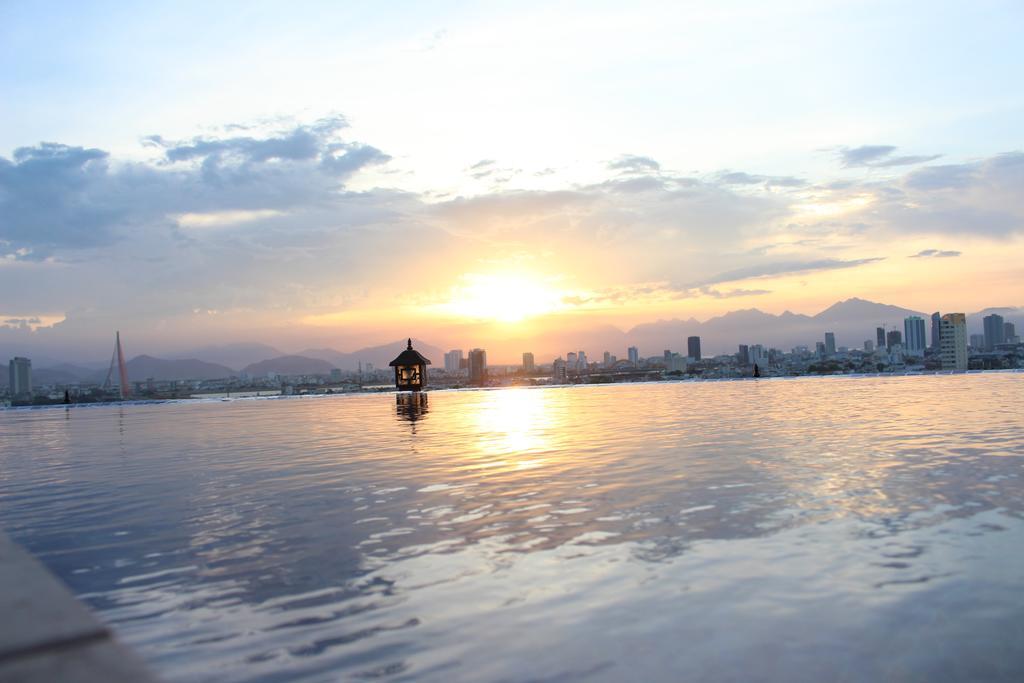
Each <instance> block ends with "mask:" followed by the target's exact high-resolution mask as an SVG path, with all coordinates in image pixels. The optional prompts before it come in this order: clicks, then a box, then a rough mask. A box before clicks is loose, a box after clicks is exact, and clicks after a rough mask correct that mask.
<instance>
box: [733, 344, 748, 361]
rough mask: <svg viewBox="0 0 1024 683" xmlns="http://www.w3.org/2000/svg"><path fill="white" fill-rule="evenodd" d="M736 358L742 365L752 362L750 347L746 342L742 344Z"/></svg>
mask: <svg viewBox="0 0 1024 683" xmlns="http://www.w3.org/2000/svg"><path fill="white" fill-rule="evenodd" d="M736 360H737V362H739V364H740V365H747V364H749V363H750V347H749V346H747V345H746V344H740V346H739V351H738V352H737V353H736Z"/></svg>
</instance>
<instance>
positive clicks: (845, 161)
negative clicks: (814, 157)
mask: <svg viewBox="0 0 1024 683" xmlns="http://www.w3.org/2000/svg"><path fill="white" fill-rule="evenodd" d="M895 151H896V147H894V146H893V145H862V146H860V147H842V148H840V149H839V161H840V163H841V164H842V166H843V168H857V167H867V168H889V167H892V166H909V165H912V164H921V163H925V162H927V161H933V160H935V159H938V158H939V157H940V156H942V155H941V154H931V155H917V156H893V155H892V154H893V152H895Z"/></svg>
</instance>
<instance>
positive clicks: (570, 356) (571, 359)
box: [565, 351, 576, 370]
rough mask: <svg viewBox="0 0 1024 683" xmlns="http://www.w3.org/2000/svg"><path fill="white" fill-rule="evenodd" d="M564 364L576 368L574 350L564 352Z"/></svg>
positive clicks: (569, 367)
mask: <svg viewBox="0 0 1024 683" xmlns="http://www.w3.org/2000/svg"><path fill="white" fill-rule="evenodd" d="M565 365H566V367H567V368H568V369H570V370H575V369H576V352H575V351H570V352H569V353H567V354H565Z"/></svg>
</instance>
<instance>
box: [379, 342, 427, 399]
mask: <svg viewBox="0 0 1024 683" xmlns="http://www.w3.org/2000/svg"><path fill="white" fill-rule="evenodd" d="M388 365H390V366H391V367H393V368H394V369H395V388H396V389H398V390H399V391H421V390H422V389H424V388H425V387H426V386H427V366H428V365H430V360H428V359H427V358H425V357H424V356H423V354H421V353H420V352H419V351H417V350H416V349H414V348H412V339H411V338H410V339H409V343H408V345H407V346H406V347H405V351H402V352H401V353H400V354H398V356H396V357H395V359H394V360H393V361H391V362H390V363H388Z"/></svg>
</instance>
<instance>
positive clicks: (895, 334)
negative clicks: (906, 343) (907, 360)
mask: <svg viewBox="0 0 1024 683" xmlns="http://www.w3.org/2000/svg"><path fill="white" fill-rule="evenodd" d="M897 344H899V345H901V346H902V345H903V333H902V332H900V331H899V330H889V331H888V332H886V333H885V346H886V348H888V349H889V350H890V351H892V347H894V346H896V345H897Z"/></svg>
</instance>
